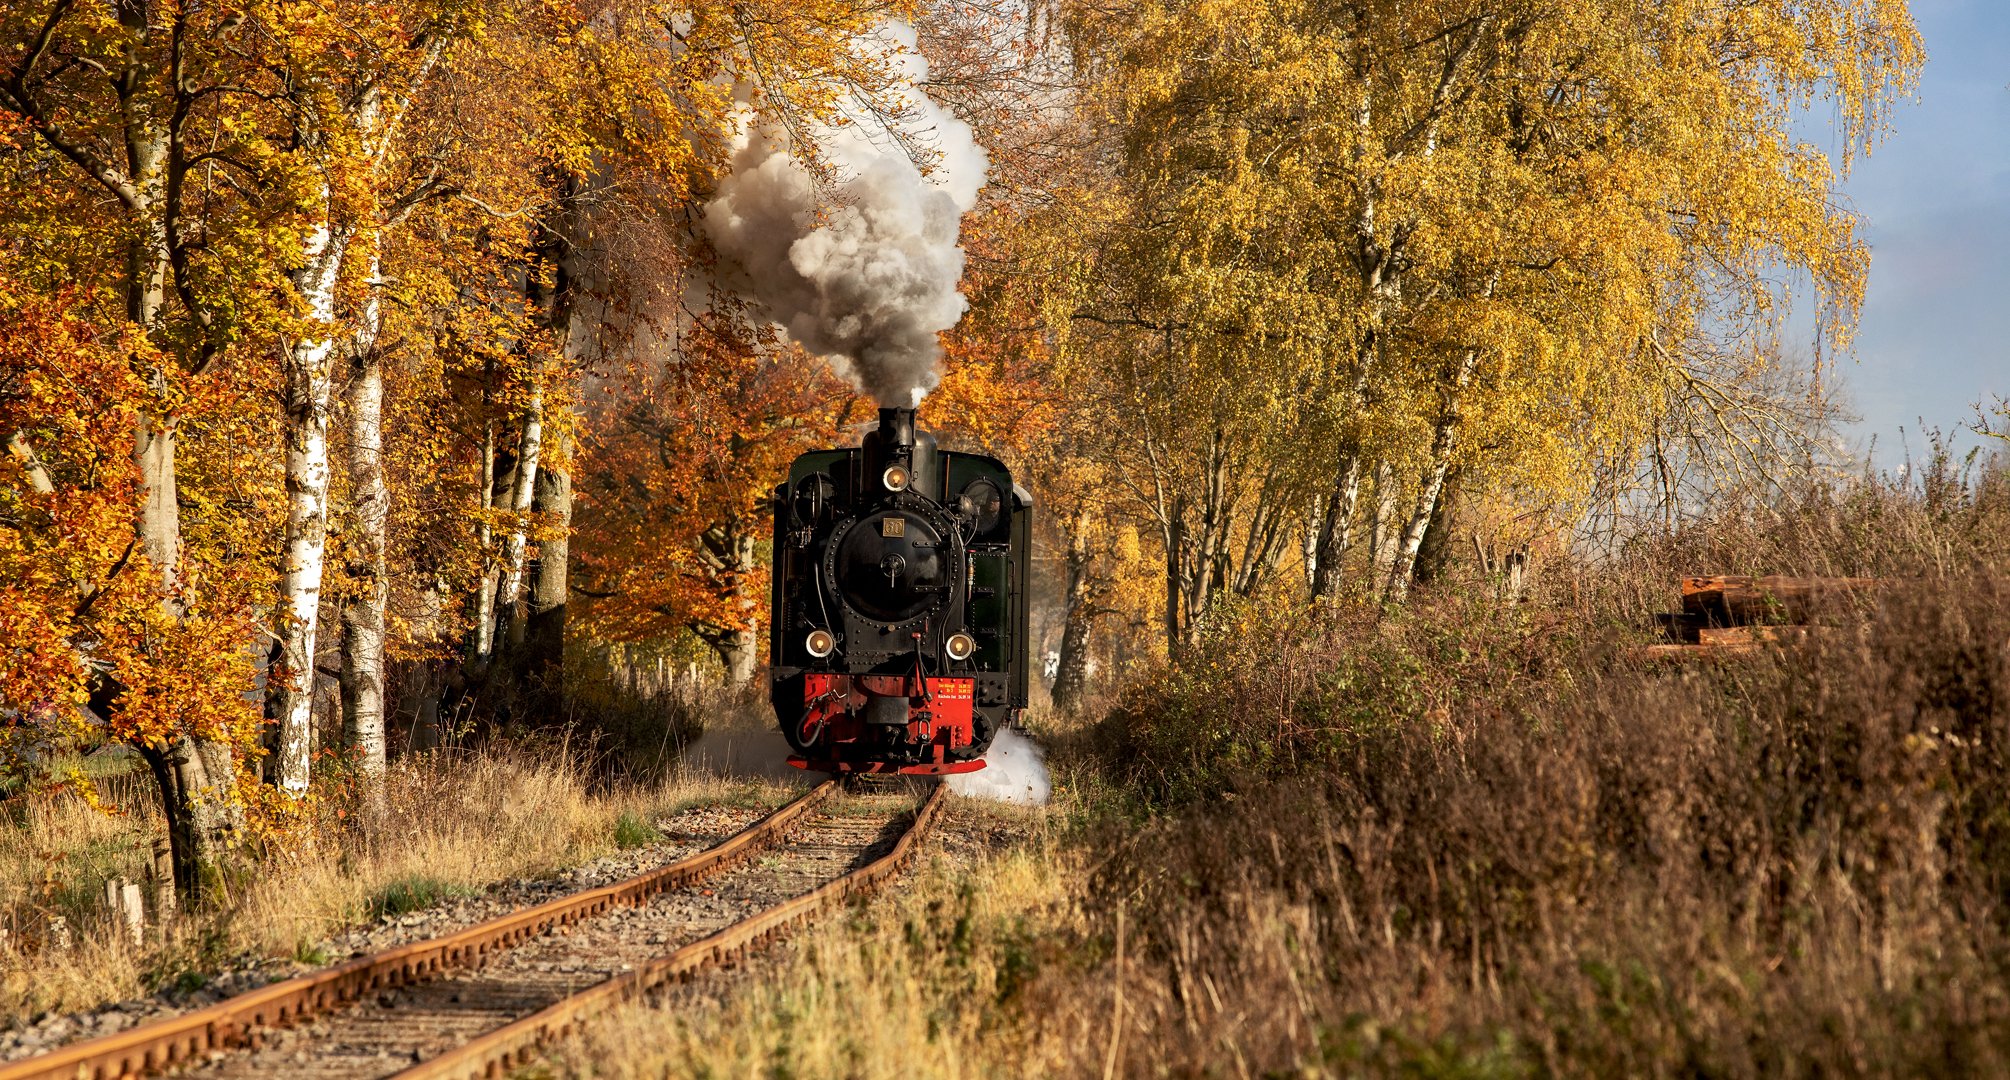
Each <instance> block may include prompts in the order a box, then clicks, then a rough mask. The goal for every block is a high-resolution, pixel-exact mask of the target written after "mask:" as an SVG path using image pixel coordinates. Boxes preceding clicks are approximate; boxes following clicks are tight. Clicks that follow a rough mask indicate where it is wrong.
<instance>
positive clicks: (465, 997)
mask: <svg viewBox="0 0 2010 1080" xmlns="http://www.w3.org/2000/svg"><path fill="white" fill-rule="evenodd" d="M941 793H942V789H941V788H940V787H936V788H933V789H931V790H930V791H929V792H928V794H927V796H926V797H925V798H924V799H923V800H922V801H921V802H920V803H919V804H917V803H915V802H914V800H913V798H912V797H911V796H909V795H906V794H904V793H892V794H877V795H862V796H861V795H839V794H838V792H837V790H836V785H835V784H834V783H831V782H825V783H823V784H820V785H818V786H817V787H815V788H813V789H811V790H810V791H809V792H808V793H806V794H805V795H803V796H802V797H801V798H798V799H797V800H795V801H794V802H792V803H790V804H788V805H787V806H784V807H782V808H781V809H780V810H777V811H775V812H774V813H772V814H770V815H768V816H767V817H765V818H763V819H761V820H760V821H759V822H756V823H755V824H754V825H752V826H750V827H749V828H747V829H745V830H743V831H741V832H739V833H737V834H735V835H734V836H732V837H730V838H728V839H727V840H725V841H723V842H721V843H719V844H718V845H716V846H714V847H711V848H708V849H706V850H705V851H702V852H699V853H697V854H695V855H691V856H688V857H685V858H682V859H679V860H677V861H675V862H672V863H669V864H667V865H665V866H662V867H659V868H657V869H655V870H651V871H649V872H647V873H644V874H640V875H637V876H636V877H633V878H630V879H628V880H626V881H622V882H618V883H616V884H613V885H608V886H603V887H601V888H598V889H590V890H587V891H585V892H580V893H575V894H572V895H570V896H565V897H560V898H559V899H556V900H552V901H549V902H546V903H543V904H539V905H537V906H535V907H532V908H527V909H524V910H522V911H518V912H515V913H512V914H510V915H506V916H503V917H500V918H497V919H492V920H490V921H488V922H485V923H482V924H480V925H477V926H473V927H469V928H468V929H466V930H462V931H459V932H456V933H453V934H448V935H446V936H443V937H439V938H434V939H431V940H428V941H420V942H413V943H411V944H408V945H402V946H399V947H397V948H394V949H389V950H386V951H384V952H380V953H376V954H373V955H370V956H364V957H359V958H357V959H355V960H351V961H349V962H347V963H344V964H339V965H337V966H335V967H332V968H329V969H327V970H325V971H321V972H316V973H314V974H311V975H304V976H301V977H298V978H294V979H289V980H286V981H284V982H280V983H275V984H273V985H271V986H266V987H262V988H260V989H257V990H253V991H250V992H247V993H244V994H240V995H238V996H236V997H233V998H230V999H228V1000H225V1001H221V1002H218V1003H217V1004H215V1005H211V1006H208V1007H206V1008H202V1009H198V1010H195V1011H192V1012H188V1013H183V1014H181V1015H179V1016H173V1017H168V1018H165V1019H162V1020H158V1021H154V1022H152V1023H148V1024H143V1025H140V1026H138V1027H134V1028H131V1029H128V1030H126V1031H122V1032H118V1033H116V1034H113V1035H107V1036H103V1037H100V1038H96V1039H90V1040H87V1041H84V1042H79V1043H74V1044H72V1045H70V1046H66V1047H62V1048H60V1049H57V1050H54V1051H51V1052H49V1053H46V1054H42V1055H40V1056H37V1057H32V1058H27V1059H24V1060H21V1061H16V1062H12V1063H9V1064H7V1065H4V1066H0V1080H76V1078H80V1077H81V1078H86V1080H111V1078H113V1077H121V1076H140V1075H149V1074H157V1073H163V1072H169V1071H172V1072H173V1073H174V1074H175V1075H177V1076H190V1077H202V1078H205V1080H208V1078H219V1080H221V1078H236V1077H268V1076H274V1075H286V1076H302V1077H328V1078H335V1077H342V1078H350V1077H391V1076H395V1077H399V1078H401V1080H414V1078H419V1077H444V1078H460V1077H475V1076H493V1075H499V1074H500V1073H501V1072H503V1071H505V1070H507V1069H508V1068H510V1067H512V1066H514V1065H517V1064H521V1063H523V1062H525V1061H527V1060H529V1059H530V1058H531V1057H532V1056H534V1054H535V1053H536V1051H537V1048H538V1047H539V1046H540V1045H541V1044H543V1043H544V1042H545V1041H547V1040H549V1039H551V1038H553V1037H555V1036H557V1035H560V1034H562V1033H564V1032H565V1031H567V1030H569V1029H570V1028H571V1027H573V1026H574V1025H575V1024H577V1023H579V1022H580V1021H581V1020H583V1019H585V1018H587V1017H589V1016H592V1015H593V1014H595V1013H598V1012H601V1011H603V1010H605V1009H607V1008H609V1007H611V1006H613V1005H615V1004H618V1003H620V1002H623V1001H627V1000H630V999H633V998H635V997H638V996H640V995H643V994H646V993H648V992H649V991H651V990H653V989H655V988H657V987H661V986H664V985H666V984H668V983H671V982H677V981H683V980H687V979H689V978H691V977H692V976H693V975H695V974H696V973H698V972H700V971H701V970H703V969H704V968H706V967H709V966H712V965H717V964H730V963H733V962H735V961H737V960H738V959H740V958H742V957H744V956H745V955H746V953H747V952H748V951H749V950H750V949H753V948H756V947H758V946H760V945H761V944H763V943H765V942H767V941H769V940H771V939H772V938H773V937H774V936H776V935H777V934H778V933H780V932H781V931H783V930H785V929H787V928H788V927H790V926H792V925H794V924H796V923H799V922H801V921H802V920H804V919H806V918H808V917H810V916H812V915H814V914H815V913H816V912H818V911H820V910H822V909H823V908H825V907H827V906H829V905H831V904H833V903H837V902H841V901H842V900H843V899H844V898H846V897H848V896H851V895H853V894H855V893H858V892H860V891H862V890H867V889H870V888H872V887H874V886H876V885H878V884H879V883H881V882H883V881H884V880H886V879H887V878H888V877H890V876H891V875H892V874H893V873H894V872H895V871H897V870H898V869H899V868H900V867H901V866H902V865H904V864H905V863H906V861H907V860H908V859H909V858H910V857H911V856H912V854H913V852H914V849H915V846H916V845H917V844H918V843H919V841H920V840H921V838H922V837H923V836H924V835H925V834H926V832H927V830H928V828H929V826H930V824H931V823H932V822H933V819H934V817H935V814H936V812H937V809H938V807H939V806H940V803H941Z"/></svg>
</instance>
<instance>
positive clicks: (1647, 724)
mask: <svg viewBox="0 0 2010 1080" xmlns="http://www.w3.org/2000/svg"><path fill="white" fill-rule="evenodd" d="M2006 492H2010V488H2006V487H2005V484H2004V476H2003V474H2002V473H2001V472H1990V473H1985V474H1982V475H1980V476H1977V477H1972V478H1970V479H1969V480H1967V481H1963V482H1960V483H1958V484H1957V485H1956V487H1955V488H1953V489H1950V490H1949V491H1946V492H1942V493H1941V495H1940V496H1935V495H1934V494H1932V493H1931V491H1929V492H1928V493H1926V494H1922V493H1921V492H1920V491H1919V490H1917V489H1915V488H1910V487H1907V486H1903V485H1896V484H1873V483H1864V484H1860V485H1856V486H1853V487H1849V488H1845V489H1840V490H1831V491H1823V492H1818V491H1809V492H1806V493H1804V494H1802V495H1800V496H1797V497H1795V498H1793V499H1791V500H1782V501H1781V503H1780V504H1779V506H1778V508H1777V511H1776V513H1772V514H1765V515H1762V516H1759V517H1756V518H1754V517H1748V516H1746V515H1744V514H1742V513H1730V512H1727V513H1726V514H1725V515H1723V516H1721V517H1720V518H1718V519H1716V520H1714V521H1712V522H1711V523H1710V526H1709V528H1708V529H1702V530H1698V531H1697V532H1696V533H1694V534H1690V535H1686V536H1676V537H1672V538H1662V539H1658V540H1654V541H1652V542H1651V543H1643V544H1641V545H1639V547H1638V550H1637V551H1635V552H1633V553H1631V554H1628V555H1626V556H1623V557H1620V558H1616V559H1614V560H1611V561H1608V562H1607V563H1605V564H1602V565H1600V566H1599V567H1597V568H1594V569H1587V570H1584V571H1582V572H1580V573H1578V574H1576V575H1573V576H1569V577H1566V576H1563V575H1555V574H1553V575H1551V577H1550V579H1549V587H1550V589H1551V590H1552V592H1553V596H1552V598H1551V601H1552V602H1551V603H1550V604H1535V603H1532V604H1506V603H1502V602H1499V601H1497V600H1495V599H1494V598H1493V596H1492V593H1491V592H1490V591H1489V590H1485V589H1478V590H1471V591H1470V592H1468V593H1462V592H1460V591H1459V589H1458V588H1457V587H1447V589H1446V590H1444V591H1441V592H1439V593H1437V594H1436V595H1434V596H1432V597H1429V598H1427V600H1426V602H1425V603H1421V604H1416V605H1412V606H1411V607H1409V608H1407V609H1403V610H1397V611H1388V612H1382V611H1377V610H1371V609H1365V608H1363V609H1351V608H1350V609H1343V610H1341V611H1339V612H1337V613H1335V612H1331V611H1326V612H1317V613H1312V614H1307V613H1303V612H1294V611H1289V610H1284V609H1270V610H1261V611H1259V610H1257V609H1251V610H1250V611H1249V612H1247V613H1245V614H1243V616H1242V617H1241V618H1240V619H1239V620H1238V621H1236V622H1233V623H1227V622H1224V623H1222V624H1218V625H1217V627H1216V632H1215V633H1214V634H1212V635H1210V636H1209V637H1207V638H1205V639H1204V640H1203V641H1202V643H1201V644H1200V645H1199V646H1198V647H1197V649H1196V651H1195V652H1194V653H1193V654H1192V655H1190V656H1189V657H1188V658H1187V659H1186V662H1185V663H1184V664H1183V665H1182V668H1181V669H1180V670H1179V671H1177V672H1168V673H1163V674H1161V675H1160V676H1159V677H1157V678H1155V679H1149V680H1145V681H1144V682H1142V683H1141V684H1139V685H1137V686H1135V687H1134V688H1133V689H1132V691H1131V693H1130V694H1129V695H1128V696H1127V697H1126V698H1125V699H1124V701H1123V703H1122V704H1121V705H1120V706H1119V707H1118V708H1117V709H1116V710H1114V711H1113V712H1112V713H1111V714H1110V716H1109V717H1108V718H1107V719H1105V720H1103V721H1102V722H1101V723H1099V724H1097V725H1094V726H1092V727H1088V728H1084V729H1080V730H1076V731H1073V732H1060V733H1050V734H1052V735H1057V736H1058V741H1059V742H1060V743H1061V744H1062V745H1061V747H1060V748H1059V750H1060V753H1059V754H1058V755H1057V756H1058V757H1059V758H1060V759H1061V760H1063V761H1065V762H1067V763H1068V764H1067V765H1066V766H1065V772H1066V774H1067V775H1065V776H1064V777H1063V778H1062V779H1063V781H1064V782H1063V784H1062V785H1061V786H1062V787H1063V788H1064V789H1066V790H1067V791H1068V792H1069V794H1067V795H1065V796H1064V797H1063V802H1062V803H1061V804H1060V808H1059V810H1058V811H1050V813H1049V816H1048V817H1047V818H1046V819H1044V820H1043V821H1041V822H1038V823H1036V824H1034V825H1033V826H1032V829H1033V832H1034V836H1035V839H1034V842H1032V843H1031V844H1029V845H1027V846H1025V847H1023V848H1022V849H1020V850H1018V851H1016V852H1012V853H1008V854H1006V855H1002V856H998V857H993V858H990V859H987V860H980V861H979V862H977V863H975V864H973V865H969V866H965V867H960V868H959V867H949V866H939V867H938V868H937V869H936V870H935V871H933V872H931V873H929V874H924V875H921V876H920V878H919V880H918V881H917V882H916V884H915V887H914V888H913V889H912V890H910V891H909V892H907V893H905V894H904V895H901V896H897V897H892V898H888V899H886V900H884V901H882V902H881V903H880V904H879V906H878V907H877V908H876V910H875V912H874V917H872V918H869V919H862V920H858V921H855V922H852V923H849V924H843V925H836V926H831V927H826V928H825V929H823V930H821V931H819V932H817V933H815V934H813V935H811V936H810V937H808V938H807V939H806V940H805V941H803V942H802V943H801V944H800V945H799V946H797V947H796V948H797V952H796V959H797V960H799V961H800V962H798V963H796V964H794V965H776V967H775V968H774V969H773V971H774V974H772V975H770V976H767V977H765V978H763V979H761V980H760V981H759V983H758V985H756V986H754V987H751V988H747V989H746V990H745V992H744V993H742V994H741V995H740V996H739V997H737V998H736V999H735V1000H733V1001H731V1002H729V1003H727V1004H725V1005H723V1006H716V1007H712V1008H708V1009H697V1010H689V1009H681V1008H680V1009H679V1010H676V1011H674V1012H670V1013H654V1014H638V1015H637V1016H635V1017H633V1018H631V1019H630V1021H628V1022H627V1023H626V1024H625V1025H623V1026H620V1027H617V1028H614V1029H612V1030H611V1031H609V1032H606V1033H602V1034H600V1035H597V1036H595V1038H596V1039H597V1040H599V1041H598V1042H597V1043H595V1044H594V1046H595V1047H597V1050H587V1049H578V1050H574V1051H569V1052H568V1055H567V1056H566V1057H565V1058H564V1063H565V1064H564V1067H565V1069H566V1070H569V1071H571V1072H573V1073H576V1074H579V1075H626V1073H624V1072H622V1071H621V1070H620V1069H615V1068H614V1067H613V1066H610V1065H608V1064H607V1062H608V1061H609V1060H610V1058H611V1057H613V1056H615V1055H611V1054H609V1053H607V1052H605V1051H606V1050H607V1049H608V1047H609V1046H619V1047H621V1048H622V1049H623V1050H624V1051H640V1052H641V1056H640V1059H639V1061H637V1062H631V1063H630V1064H632V1065H633V1068H634V1069H636V1070H640V1072H638V1073H637V1075H640V1074H642V1073H648V1074H651V1075H660V1074H671V1075H736V1074H740V1073H745V1072H747V1071H748V1070H749V1069H753V1068H763V1069H770V1070H774V1071H776V1072H777V1073H780V1074H787V1075H805V1076H841V1075H842V1076H851V1075H864V1076H870V1075H881V1074H884V1075H893V1074H894V1073H895V1072H896V1071H898V1072H899V1073H900V1074H902V1075H913V1074H916V1073H920V1074H926V1075H945V1076H946V1075H964V1074H969V1073H981V1074H994V1073H995V1074H1009V1073H1013V1072H1045V1073H1057V1074H1071V1075H1079V1074H1087V1075H1091V1076H1098V1075H1100V1076H1110V1075H1165V1074H1172V1075H1236V1076H1244V1075H1258V1074H1272V1075H1283V1074H1292V1075H1298V1074H1305V1075H1361V1074H1374V1075H1398V1074H1400V1075H1422V1076H1519V1075H1551V1074H1566V1075H1583V1076H1610V1075H1676V1074H1681V1075H1693V1074H1709V1075H1732V1076H1756V1075H1838V1074H1841V1075H1864V1074H1877V1075H1890V1074H1910V1075H1920V1074H1935V1075H1938V1074H1948V1073H1965V1074H1993V1073H1997V1072H2001V1071H2002V1070H2003V1069H2004V1068H2006V1067H2010V1037H2006V1035H2005V1032H2006V1031H2010V992H2006V991H2005V990H2004V989H2003V988H2004V987H2005V986H2010V911H2007V910H2006V909H2005V907H2004V905H2003V902H2002V899H2001V898H2002V897H2003V895H2004V894H2005V887H2006V884H2010V816H2006V812H2005V810H2004V809H2003V808H2004V807H2005V806H2006V805H2010V588H2006V587H2005V586H2004V585H2002V584H2001V583H2000V579H2001V577H2002V571H2003V570H2004V569H2005V567H2006V566H2010V562H2006V560H2005V554H2006V551H2005V548H2004V546H2003V541H2002V539H2001V538H2002V537H2003V536H2004V535H2006V531H2005V526H2006V525H2010V499H2006V497H2005V496H2006ZM1698 537H1700V538H1701V539H1698ZM1677 552H1683V553H1685V554H1683V555H1682V556H1681V557H1682V558H1684V559H1689V558H1693V559H1696V560H1698V562H1696V563H1689V562H1684V563H1681V564H1679V565H1684V566H1687V565H1698V564H1703V565H1711V566H1721V567H1729V568H1732V569H1737V570H1746V569H1756V570H1763V569H1767V568H1770V567H1780V568H1782V569H1784V570H1790V571H1793V572H1799V573H1837V574H1870V575H1896V574H1909V575H1915V576H1927V577H1930V578H1931V579H1932V581H1933V587H1931V588H1921V589H1917V590H1908V591H1904V592H1901V593H1897V594H1873V595H1866V596H1863V597H1860V598H1859V602H1861V603H1862V604H1863V605H1864V607H1863V609H1862V611H1861V614H1862V615H1863V617H1864V619H1865V621H1866V629H1865V632H1863V633H1853V632H1852V633H1838V634H1826V635H1820V636H1812V637H1807V638H1803V639H1800V640H1783V641H1780V642H1777V643H1774V644H1772V645H1769V646H1768V647H1766V648H1764V649H1762V650H1760V651H1759V652H1758V653H1757V654H1756V655H1754V656H1753V657H1752V658H1750V659H1748V660H1746V661H1743V662H1741V663H1739V664H1736V665H1726V666H1723V667H1718V668H1713V669H1709V670H1688V669H1669V668H1665V667H1659V666H1655V665H1648V664H1642V663H1640V662H1638V661H1637V660H1635V659H1634V658H1633V655H1634V654H1633V653H1632V651H1631V650H1630V649H1629V648H1627V647H1626V646H1628V645H1629V644H1630V643H1631V642H1633V641H1637V640H1644V639H1645V637H1646V636H1647V634H1648V632H1649V631H1648V629H1647V627H1648V626H1649V625H1651V624H1649V623H1647V621H1646V620H1645V618H1644V616H1645V615H1646V614H1648V613H1649V612H1651V611H1652V610H1656V609H1659V608H1662V607H1665V606H1666V604H1667V601H1668V600H1669V598H1670V597H1671V596H1672V592H1673V590H1672V581H1673V575H1672V574H1669V573H1667V572H1666V569H1665V568H1666V567H1667V566H1668V565H1669V564H1668V563H1667V562H1665V561H1663V560H1667V559H1670V558H1672V557H1675V556H1674V553H1677ZM1704 559H1709V560H1710V561H1709V562H1707V563H1703V562H1702V560H1704ZM1649 580H1652V581H1656V582H1658V583H1659V590H1660V595H1653V596H1648V595H1644V594H1645V593H1646V582H1647V581H1649ZM1635 590H1639V592H1635ZM1570 596H1576V597H1578V598H1579V602H1580V603H1587V602H1589V603H1595V604H1596V607H1594V608H1592V609H1590V610H1586V609H1583V608H1575V609H1573V608H1570V607H1559V606H1556V605H1555V603H1554V601H1556V600H1559V599H1561V598H1565V597H1570ZM1636 596H1637V597H1638V598H1639V602H1638V603H1629V602H1627V601H1628V598H1629V597H1636ZM1585 598H1595V599H1593V600H1591V601H1587V600H1586V599H1585ZM890 1062H898V1064H899V1067H898V1069H897V1070H896V1069H895V1068H894V1067H893V1066H892V1065H891V1064H884V1063H890ZM628 1067H629V1066H628V1065H624V1066H622V1067H621V1068H623V1069H625V1068H628Z"/></svg>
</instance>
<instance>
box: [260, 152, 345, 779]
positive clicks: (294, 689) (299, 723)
mask: <svg viewBox="0 0 2010 1080" xmlns="http://www.w3.org/2000/svg"><path fill="white" fill-rule="evenodd" d="M325 195H326V193H325V192H324V197H325ZM347 246H348V236H347V235H346V233H344V232H342V231H339V230H337V229H334V228H331V227H330V225H329V224H326V223H324V224H323V225H322V226H320V227H319V228H316V229H315V230H314V232H313V234H312V235H310V236H309V237H308V240H307V250H306V261H305V263H304V265H302V266H301V268H300V269H299V270H297V271H295V272H294V274H293V284H294V288H295V289H296V290H297V291H298V292H299V294H300V298H301V300H302V301H303V302H304V303H305V304H306V306H307V312H306V314H307V317H308V318H309V319H311V320H313V322H314V323H315V326H314V328H313V329H312V330H310V331H309V333H310V334H312V335H316V336H309V337H303V338H300V339H298V340H296V341H294V342H293V344H292V346H291V347H290V348H288V349H287V352H286V547H285V556H284V558H285V574H284V576H283V578H282V580H281V582H280V609H281V611H282V613H283V614H284V616H285V622H284V624H283V625H282V626H281V627H280V632H279V633H280V654H281V656H282V658H283V662H284V663H285V665H286V680H285V682H284V684H283V685H282V686H280V688H279V692H278V695H277V696H278V709H277V712H278V719H279V752H278V754H277V755H275V759H276V760H275V766H276V776H275V779H276V780H277V782H278V784H279V786H280V787H282V788H285V789H286V790H287V791H290V792H294V793H296V794H298V793H302V792H305V791H306V790H307V781H308V769H309V762H310V759H311V756H312V751H313V745H312V744H313V735H314V646H315V631H316V629H317V625H318V623H319V621H320V617H321V578H322V573H323V570H324V568H325V567H326V564H327V551H328V469H329V466H328V395H329V389H330V385H331V382H332V380H331V378H330V372H329V363H330V358H331V357H332V356H333V355H334V352H335V339H334V336H333V332H332V330H331V329H330V325H331V324H332V323H333V321H334V318H335V281H336V279H337V277H339V276H340V272H341V268H342V255H343V251H344V249H345V248H346V247H347Z"/></svg>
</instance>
